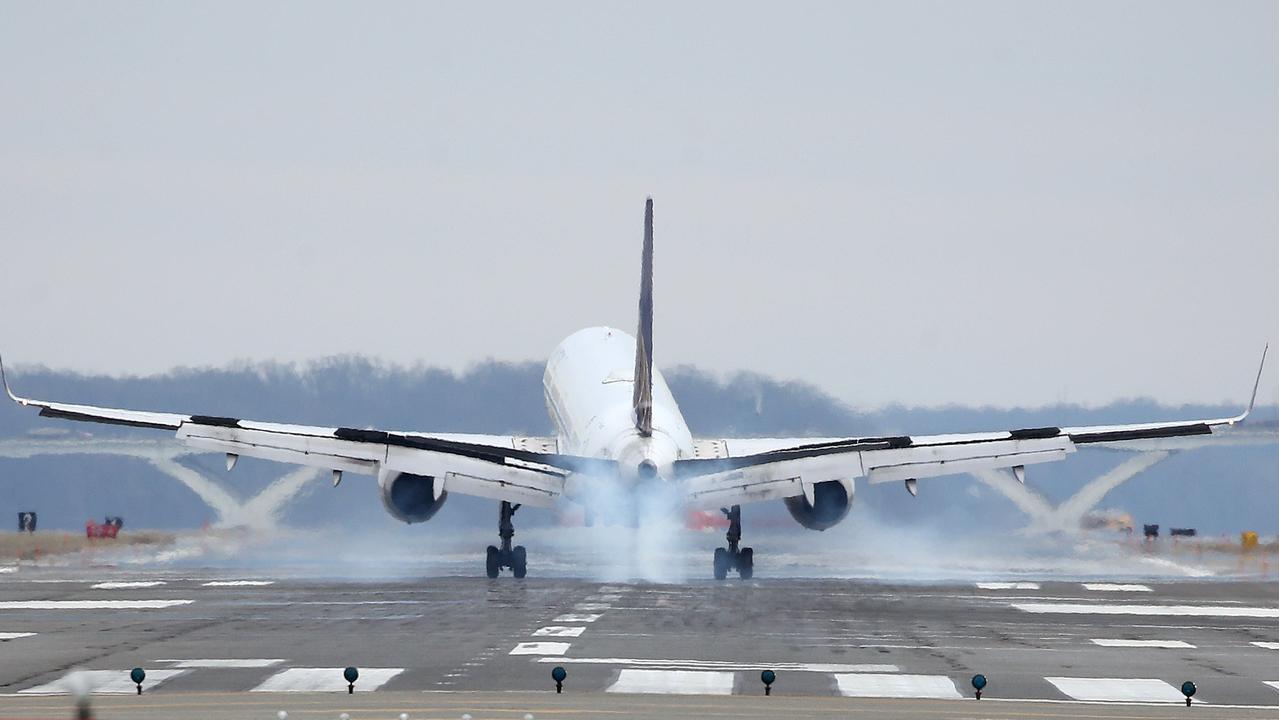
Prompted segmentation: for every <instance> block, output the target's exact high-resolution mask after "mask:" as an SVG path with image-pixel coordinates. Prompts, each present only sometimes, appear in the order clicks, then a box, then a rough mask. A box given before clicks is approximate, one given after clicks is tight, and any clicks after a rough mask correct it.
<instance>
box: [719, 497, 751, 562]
mask: <svg viewBox="0 0 1279 720" xmlns="http://www.w3.org/2000/svg"><path fill="white" fill-rule="evenodd" d="M719 511H720V512H722V513H724V517H726V518H728V533H727V534H726V535H725V536H724V537H725V539H726V540H728V547H727V548H722V547H721V548H715V579H716V580H723V579H724V578H726V577H728V572H729V571H730V570H736V571H737V575H738V576H739V577H741V579H743V580H750V579H751V576H752V575H754V574H755V550H754V548H741V549H738V547H737V545H738V543H739V542H741V539H742V506H741V505H734V506H733V507H731V508H720V509H719Z"/></svg>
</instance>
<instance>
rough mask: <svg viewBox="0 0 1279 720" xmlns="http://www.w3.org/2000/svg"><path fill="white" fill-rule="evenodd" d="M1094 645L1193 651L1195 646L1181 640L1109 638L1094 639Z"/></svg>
mask: <svg viewBox="0 0 1279 720" xmlns="http://www.w3.org/2000/svg"><path fill="white" fill-rule="evenodd" d="M1092 641H1093V644H1095V645H1100V646H1102V647H1131V648H1186V649H1193V648H1194V647H1195V646H1194V645H1191V644H1190V643H1188V642H1183V641H1181V640H1121V639H1107V638H1093V639H1092Z"/></svg>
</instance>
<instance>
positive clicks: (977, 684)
mask: <svg viewBox="0 0 1279 720" xmlns="http://www.w3.org/2000/svg"><path fill="white" fill-rule="evenodd" d="M985 689H986V676H985V675H982V674H981V673H977V674H976V675H974V676H973V690H975V691H976V693H975V695H976V696H977V699H978V700H981V691H982V690H985Z"/></svg>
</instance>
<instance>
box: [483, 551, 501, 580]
mask: <svg viewBox="0 0 1279 720" xmlns="http://www.w3.org/2000/svg"><path fill="white" fill-rule="evenodd" d="M484 569H485V571H487V572H488V576H489V577H490V578H495V577H497V573H498V571H499V570H501V569H502V553H501V552H499V551H498V549H497V548H495V547H493V546H492V545H489V550H488V557H487V558H486V559H485V563H484Z"/></svg>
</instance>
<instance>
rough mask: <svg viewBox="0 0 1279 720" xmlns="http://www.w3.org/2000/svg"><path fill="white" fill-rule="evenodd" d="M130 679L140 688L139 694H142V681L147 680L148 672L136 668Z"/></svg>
mask: <svg viewBox="0 0 1279 720" xmlns="http://www.w3.org/2000/svg"><path fill="white" fill-rule="evenodd" d="M129 679H130V680H132V681H133V684H134V685H137V686H138V694H139V695H141V694H142V681H143V680H146V679H147V671H146V670H143V669H142V668H140V667H135V668H133V669H132V670H130V671H129Z"/></svg>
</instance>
